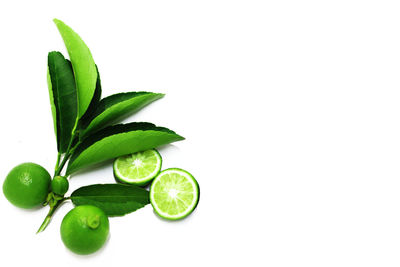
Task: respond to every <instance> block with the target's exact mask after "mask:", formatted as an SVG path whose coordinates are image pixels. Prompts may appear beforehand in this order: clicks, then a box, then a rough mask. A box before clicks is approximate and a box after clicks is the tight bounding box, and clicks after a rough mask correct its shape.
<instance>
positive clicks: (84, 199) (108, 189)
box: [70, 184, 150, 216]
mask: <svg viewBox="0 0 400 267" xmlns="http://www.w3.org/2000/svg"><path fill="white" fill-rule="evenodd" d="M70 198H71V200H72V202H73V203H74V205H75V206H80V205H93V206H96V207H98V208H100V209H102V210H103V211H104V212H105V213H106V215H107V216H122V215H125V214H127V213H131V212H133V211H135V210H137V209H140V208H143V207H144V206H146V205H147V204H149V203H150V199H149V192H148V191H147V190H146V189H143V188H141V187H138V186H135V185H124V184H95V185H89V186H84V187H81V188H79V189H77V190H75V191H74V192H73V193H72V194H71V197H70Z"/></svg>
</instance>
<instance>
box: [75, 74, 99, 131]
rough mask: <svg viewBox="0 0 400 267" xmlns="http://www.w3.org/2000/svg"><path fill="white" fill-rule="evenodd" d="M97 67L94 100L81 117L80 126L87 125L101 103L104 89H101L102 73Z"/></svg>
mask: <svg viewBox="0 0 400 267" xmlns="http://www.w3.org/2000/svg"><path fill="white" fill-rule="evenodd" d="M96 69H97V82H96V90H95V91H94V95H93V98H92V101H91V102H90V105H89V107H88V109H87V110H86V112H85V114H84V115H83V116H82V117H81V119H80V122H79V125H80V126H79V127H80V128H82V125H86V124H87V123H88V122H89V121H90V120H91V118H92V116H93V114H94V112H95V111H96V109H97V106H98V105H99V102H100V99H101V93H102V90H101V80H100V73H99V70H98V68H97V66H96Z"/></svg>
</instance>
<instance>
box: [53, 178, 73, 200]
mask: <svg viewBox="0 0 400 267" xmlns="http://www.w3.org/2000/svg"><path fill="white" fill-rule="evenodd" d="M68 188H69V183H68V180H67V178H65V177H64V176H56V177H54V178H53V180H52V181H51V190H52V191H53V192H54V193H56V194H57V195H60V196H63V195H64V194H65V193H67V191H68Z"/></svg>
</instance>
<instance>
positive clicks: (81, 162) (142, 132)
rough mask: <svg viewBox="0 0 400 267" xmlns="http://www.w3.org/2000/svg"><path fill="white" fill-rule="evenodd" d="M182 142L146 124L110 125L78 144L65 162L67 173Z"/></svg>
mask: <svg viewBox="0 0 400 267" xmlns="http://www.w3.org/2000/svg"><path fill="white" fill-rule="evenodd" d="M183 139H184V138H183V137H182V136H180V135H178V134H176V133H175V132H173V131H171V130H169V129H167V128H163V127H157V126H155V125H154V124H151V123H147V122H133V123H129V124H119V125H114V126H109V127H107V128H104V129H103V130H100V131H98V132H96V133H95V134H93V135H91V136H89V137H87V138H86V139H84V141H83V142H82V143H81V144H80V145H78V147H77V148H76V149H75V151H74V153H73V154H72V156H71V159H70V161H69V163H68V168H67V174H68V175H69V174H71V173H73V172H75V171H77V170H78V169H81V168H83V167H87V166H90V165H92V164H95V163H99V162H102V161H106V160H109V159H113V158H117V157H119V156H122V155H127V154H131V153H135V152H138V151H144V150H147V149H151V148H155V147H158V146H161V145H165V144H168V143H172V142H175V141H180V140H183Z"/></svg>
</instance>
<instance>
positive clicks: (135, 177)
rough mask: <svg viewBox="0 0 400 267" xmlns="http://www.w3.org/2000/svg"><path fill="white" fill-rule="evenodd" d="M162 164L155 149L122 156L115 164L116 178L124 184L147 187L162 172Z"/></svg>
mask: <svg viewBox="0 0 400 267" xmlns="http://www.w3.org/2000/svg"><path fill="white" fill-rule="evenodd" d="M161 163H162V159H161V155H160V153H158V151H157V150H155V149H150V150H146V151H143V152H138V153H134V154H131V155H126V156H122V157H119V158H117V159H116V160H115V162H114V176H115V178H116V179H117V180H119V181H121V182H124V183H128V184H135V185H146V184H147V183H148V182H150V181H151V179H153V178H154V177H156V175H157V174H158V173H159V172H160V170H161Z"/></svg>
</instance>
